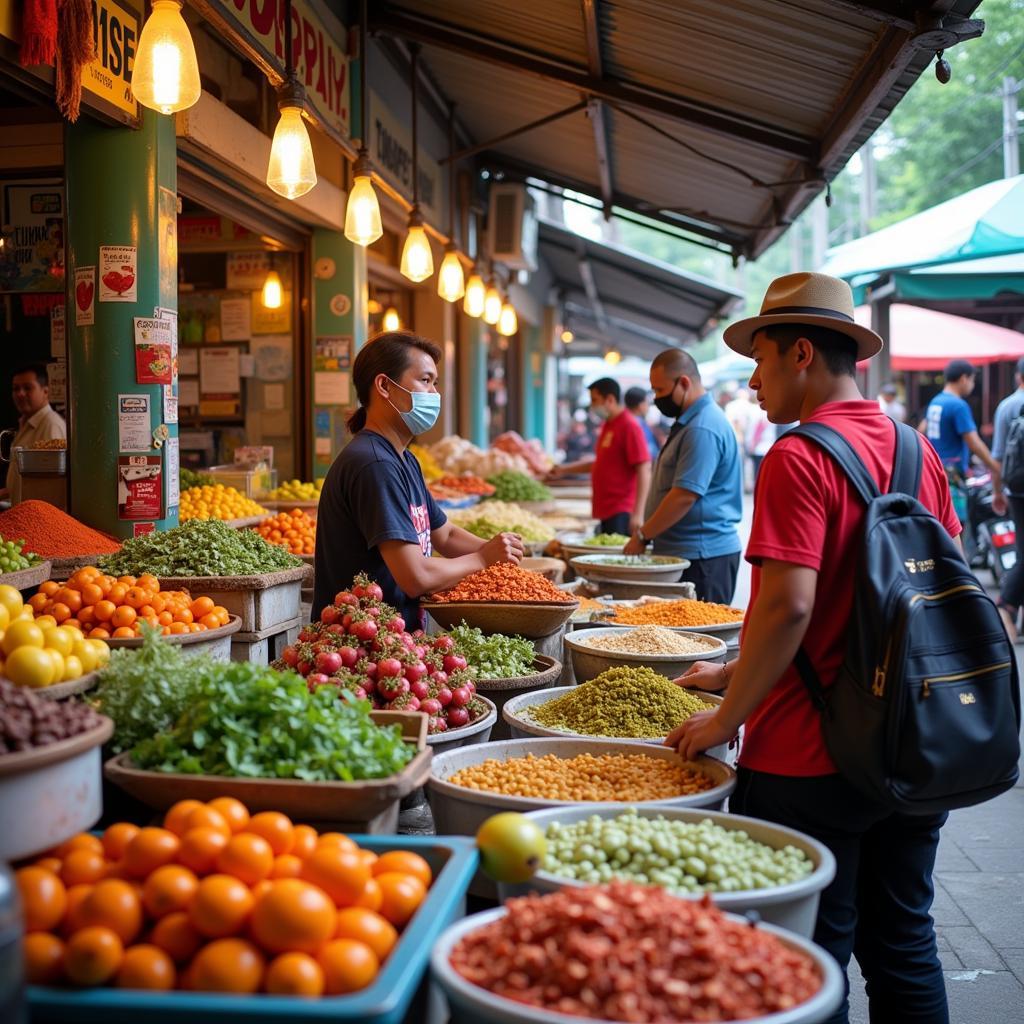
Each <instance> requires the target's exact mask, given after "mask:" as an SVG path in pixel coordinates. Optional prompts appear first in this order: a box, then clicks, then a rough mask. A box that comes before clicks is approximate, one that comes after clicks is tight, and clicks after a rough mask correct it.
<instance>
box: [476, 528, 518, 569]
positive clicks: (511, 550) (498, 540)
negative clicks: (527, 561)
mask: <svg viewBox="0 0 1024 1024" xmlns="http://www.w3.org/2000/svg"><path fill="white" fill-rule="evenodd" d="M523 553H524V549H523V538H522V537H520V536H519V534H518V533H499V534H498V535H497V536H496V537H492V538H491V539H490V540H489V541H488V542H487V543H486V544H485V545H484V546H483V547H482V548H481V549H480V554H481V555H482V556H483V560H484V564H485V565H494V563H495V562H511V563H512V564H513V565H518V564H519V563H520V562H521V561H522V558H523Z"/></svg>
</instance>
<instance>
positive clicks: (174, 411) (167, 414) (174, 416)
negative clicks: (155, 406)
mask: <svg viewBox="0 0 1024 1024" xmlns="http://www.w3.org/2000/svg"><path fill="white" fill-rule="evenodd" d="M177 422H178V396H177V395H176V394H175V393H174V387H173V385H171V384H165V385H164V423H177Z"/></svg>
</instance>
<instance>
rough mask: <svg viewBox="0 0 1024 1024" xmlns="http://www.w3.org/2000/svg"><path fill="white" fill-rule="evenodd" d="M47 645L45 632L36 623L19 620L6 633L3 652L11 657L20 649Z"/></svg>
mask: <svg viewBox="0 0 1024 1024" xmlns="http://www.w3.org/2000/svg"><path fill="white" fill-rule="evenodd" d="M54 625H56V622H55V623H54ZM45 643H46V638H45V637H44V636H43V631H42V629H40V628H39V626H37V625H36V623H34V622H29V621H28V620H27V619H18V620H17V621H15V622H12V623H11V624H10V625H9V626H8V627H7V629H6V630H5V631H4V641H3V651H4V654H6V655H7V656H8V657H10V655H11V652H12V651H15V650H17V649H18V648H19V647H42V646H43V645H44V644H45ZM44 685H45V684H44Z"/></svg>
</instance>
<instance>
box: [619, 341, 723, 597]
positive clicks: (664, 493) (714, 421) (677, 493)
mask: <svg viewBox="0 0 1024 1024" xmlns="http://www.w3.org/2000/svg"><path fill="white" fill-rule="evenodd" d="M651 387H652V388H653V389H654V404H655V406H656V407H657V409H658V411H659V412H660V413H661V414H662V415H663V416H665V417H667V418H668V419H670V420H674V423H673V425H672V430H671V431H670V432H669V436H668V440H667V441H666V442H665V447H664V448H663V449H662V451H661V455H660V456H659V457H658V461H657V462H656V463H655V466H654V479H653V484H652V486H651V493H650V495H649V496H648V499H647V507H646V518H645V520H644V522H643V523H642V524H641V525H640V527H639V528H638V529H637V530H636V531H634V533H633V536H632V538H631V539H630V542H629V544H627V545H626V554H628V555H639V554H641V553H642V552H643V551H644V549H645V548H646V546H647V544H648V542H649V541H653V542H654V553H655V554H656V555H675V556H676V557H679V558H686V559H688V560H689V562H690V565H689V567H688V568H687V570H686V572H685V573H684V574H683V580H684V581H688V582H690V583H693V584H694V586H695V587H696V589H697V597H698V598H700V599H702V600H704V601H717V602H721V603H722V604H728V603H729V602H730V601H731V600H732V596H733V592H734V591H735V589H736V575H737V573H738V571H739V565H740V548H741V545H740V537H739V533H737V531H736V527H737V525H738V524H739V521H740V518H741V516H742V514H743V475H742V466H741V463H740V453H739V446H738V445H737V443H736V435H735V433H734V432H733V429H732V427H731V426H730V425H729V421H728V420H727V419H726V418H725V414H724V413H723V412H722V410H721V409H719V408H718V406H717V405H716V404H715V403H714V402H713V401H712V399H711V396H710V395H709V394H708V393H707V392H706V391H705V390H704V385H703V384H702V383H701V379H700V371H699V370H698V369H697V364H696V363H695V362H694V361H693V357H692V356H691V355H690V354H689V353H688V352H684V351H683V350H682V349H675V348H670V349H666V350H665V351H664V352H662V353H661V354H660V355H658V357H657V358H656V359H655V360H654V362H653V363H652V364H651Z"/></svg>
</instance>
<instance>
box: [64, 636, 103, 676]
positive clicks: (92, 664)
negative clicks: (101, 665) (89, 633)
mask: <svg viewBox="0 0 1024 1024" xmlns="http://www.w3.org/2000/svg"><path fill="white" fill-rule="evenodd" d="M71 656H72V657H73V658H77V659H78V661H79V663H80V664H81V666H82V671H83V672H95V671H96V666H97V664H98V662H99V659H98V658H97V657H96V649H95V648H94V647H93V646H92V645H91V644H90V642H89V641H88V640H76V641H75V645H74V647H73V649H72V654H71Z"/></svg>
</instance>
